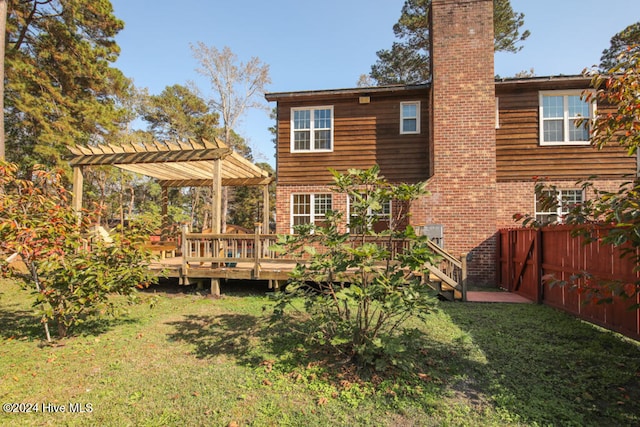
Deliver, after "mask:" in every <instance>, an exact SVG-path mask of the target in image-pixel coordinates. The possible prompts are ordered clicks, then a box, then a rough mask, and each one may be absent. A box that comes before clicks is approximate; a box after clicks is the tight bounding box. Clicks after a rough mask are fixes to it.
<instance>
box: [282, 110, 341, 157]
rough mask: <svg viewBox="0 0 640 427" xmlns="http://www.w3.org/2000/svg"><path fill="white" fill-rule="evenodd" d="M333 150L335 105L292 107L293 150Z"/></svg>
mask: <svg viewBox="0 0 640 427" xmlns="http://www.w3.org/2000/svg"><path fill="white" fill-rule="evenodd" d="M332 150H333V107H313V108H292V109H291V152H309V151H332Z"/></svg>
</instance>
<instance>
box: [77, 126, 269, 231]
mask: <svg viewBox="0 0 640 427" xmlns="http://www.w3.org/2000/svg"><path fill="white" fill-rule="evenodd" d="M69 150H70V151H71V153H72V154H73V157H72V158H71V160H70V164H71V166H72V167H73V206H74V208H75V209H76V210H77V211H78V212H79V211H80V210H81V209H82V185H83V174H82V172H83V168H84V167H85V166H101V165H111V166H116V167H118V168H120V169H124V170H128V171H131V172H135V173H138V174H142V175H146V176H149V177H152V178H156V179H157V180H158V181H159V182H160V185H161V187H162V214H163V217H166V214H167V203H168V198H167V195H168V189H169V188H170V187H206V186H210V187H211V189H212V192H213V197H212V203H211V219H212V230H211V231H212V233H215V234H217V233H220V231H221V217H222V215H221V213H222V198H221V194H222V187H223V186H260V187H262V194H263V204H262V205H263V208H262V232H263V233H265V234H266V233H268V231H269V184H270V183H271V182H272V181H273V177H271V176H269V173H268V172H267V171H265V170H264V169H261V168H260V167H258V166H256V165H254V164H253V163H251V162H250V161H249V160H247V159H245V158H244V157H242V156H241V155H240V154H238V153H236V152H235V151H234V150H233V149H231V148H230V147H228V146H227V145H226V144H225V143H224V142H222V141H220V140H219V139H217V138H215V139H214V140H213V141H207V140H205V139H203V140H202V142H194V141H189V142H181V141H177V142H153V143H152V144H149V143H145V144H123V145H114V144H102V145H96V146H75V147H69ZM165 221H166V220H165Z"/></svg>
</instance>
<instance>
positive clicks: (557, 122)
mask: <svg viewBox="0 0 640 427" xmlns="http://www.w3.org/2000/svg"><path fill="white" fill-rule="evenodd" d="M593 112H594V104H593V103H591V102H587V101H585V100H584V99H583V98H582V90H574V91H543V92H540V145H588V144H589V128H588V126H587V127H585V125H584V124H580V125H578V122H579V121H580V120H582V119H591V118H593Z"/></svg>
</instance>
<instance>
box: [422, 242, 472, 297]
mask: <svg viewBox="0 0 640 427" xmlns="http://www.w3.org/2000/svg"><path fill="white" fill-rule="evenodd" d="M429 248H430V249H431V250H432V251H433V252H434V253H435V254H436V255H438V256H439V257H440V258H439V260H438V262H437V264H436V265H434V264H427V266H426V267H427V269H428V270H429V272H430V273H431V274H433V275H434V276H436V277H437V278H438V279H439V280H440V281H442V282H444V283H446V284H447V285H448V286H450V287H451V288H453V289H454V292H455V291H458V292H460V294H461V295H462V301H466V300H467V254H462V257H461V259H457V258H455V257H454V256H453V255H451V254H450V253H448V252H447V251H445V250H444V249H442V248H441V247H440V246H438V245H436V244H435V243H433V242H431V241H429Z"/></svg>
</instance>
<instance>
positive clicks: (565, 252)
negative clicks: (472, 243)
mask: <svg viewBox="0 0 640 427" xmlns="http://www.w3.org/2000/svg"><path fill="white" fill-rule="evenodd" d="M571 231H572V227H570V226H555V227H545V228H542V229H530V228H521V229H506V230H500V234H499V242H498V243H499V244H498V280H499V284H500V286H501V287H502V288H505V289H507V290H509V291H511V292H516V293H518V294H520V295H523V296H525V297H527V298H529V299H531V300H533V301H537V302H542V303H544V304H547V305H549V306H552V307H556V308H559V309H562V310H565V311H567V312H569V313H572V314H574V315H577V316H579V317H580V318H582V319H585V320H587V321H589V322H592V323H596V324H598V325H601V326H603V327H606V328H608V329H611V330H614V331H617V332H620V333H622V334H624V335H627V336H629V337H632V338H634V339H640V309H629V307H630V306H631V305H633V304H634V303H635V304H640V295H636V296H635V298H631V299H622V298H620V297H617V296H615V295H613V294H612V293H611V292H610V291H606V292H608V293H606V294H605V295H603V296H610V297H613V303H611V304H594V303H585V302H586V296H585V292H584V290H585V286H586V285H587V283H585V280H586V279H584V278H580V279H578V280H577V281H575V285H576V286H572V285H566V286H560V285H558V284H554V282H555V281H566V282H572V281H574V280H573V278H575V277H576V276H579V275H581V274H583V273H585V272H586V273H588V274H589V275H590V276H591V277H593V278H594V279H595V282H597V281H601V280H604V281H607V280H618V281H622V282H623V283H636V282H637V281H638V280H639V278H640V276H639V272H638V271H637V268H636V267H637V266H636V262H635V259H634V257H631V256H627V257H622V256H621V255H622V253H621V249H620V248H617V247H614V246H612V245H608V244H607V245H605V244H602V243H600V242H599V239H596V240H595V241H593V242H590V243H586V242H585V240H584V239H583V238H582V237H572V236H571ZM603 232H606V229H594V231H593V233H594V235H595V236H596V237H598V236H599V234H598V233H603ZM591 283H593V282H591ZM591 283H589V286H591Z"/></svg>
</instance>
